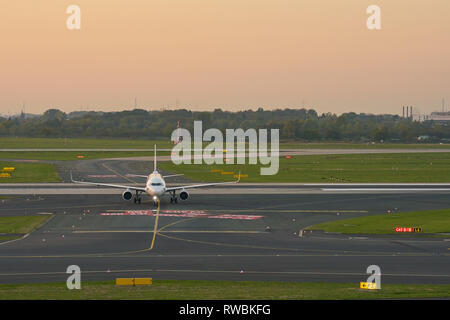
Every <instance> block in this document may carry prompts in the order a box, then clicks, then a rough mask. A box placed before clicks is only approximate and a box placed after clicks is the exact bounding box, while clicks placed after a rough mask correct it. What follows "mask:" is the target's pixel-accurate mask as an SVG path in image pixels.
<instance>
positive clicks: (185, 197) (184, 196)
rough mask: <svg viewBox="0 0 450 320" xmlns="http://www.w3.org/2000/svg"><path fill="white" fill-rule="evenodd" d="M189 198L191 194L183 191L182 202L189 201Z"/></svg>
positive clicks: (181, 194)
mask: <svg viewBox="0 0 450 320" xmlns="http://www.w3.org/2000/svg"><path fill="white" fill-rule="evenodd" d="M188 198H189V193H188V192H187V191H186V190H182V191H181V192H180V199H181V200H183V201H184V200H187V199H188Z"/></svg>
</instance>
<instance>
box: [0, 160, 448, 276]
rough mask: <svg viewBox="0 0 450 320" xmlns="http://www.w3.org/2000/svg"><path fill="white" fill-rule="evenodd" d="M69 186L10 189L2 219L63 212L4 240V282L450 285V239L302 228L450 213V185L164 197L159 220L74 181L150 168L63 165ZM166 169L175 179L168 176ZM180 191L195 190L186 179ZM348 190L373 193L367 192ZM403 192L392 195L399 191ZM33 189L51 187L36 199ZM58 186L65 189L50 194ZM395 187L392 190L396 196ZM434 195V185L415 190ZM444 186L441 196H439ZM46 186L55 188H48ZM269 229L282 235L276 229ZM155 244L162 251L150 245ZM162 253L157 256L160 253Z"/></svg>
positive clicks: (231, 190)
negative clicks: (71, 277) (377, 277)
mask: <svg viewBox="0 0 450 320" xmlns="http://www.w3.org/2000/svg"><path fill="white" fill-rule="evenodd" d="M55 163H56V166H57V169H58V172H59V174H60V176H61V177H62V179H63V181H64V182H65V183H62V184H37V185H34V184H33V185H31V186H30V187H24V186H23V185H21V184H15V185H14V186H11V185H4V184H3V185H0V194H7V191H11V190H12V191H15V192H16V194H20V193H22V194H23V195H17V196H13V197H12V198H10V199H3V200H1V201H0V216H15V215H34V214H48V213H51V214H52V218H51V219H50V220H49V221H48V222H47V223H46V224H45V225H43V226H42V227H40V228H39V229H37V230H35V231H34V232H33V233H31V234H30V235H28V236H27V237H25V238H23V239H20V240H16V241H11V242H3V243H0V283H30V282H50V281H59V282H65V281H66V279H67V277H68V275H67V274H66V269H67V267H68V266H69V265H72V264H75V265H78V266H80V268H81V270H82V280H111V279H115V278H116V277H134V276H148V277H153V278H154V279H198V280H202V279H209V280H271V281H275V280H276V281H278V280H279V281H321V282H323V281H333V282H354V283H355V284H358V283H359V282H360V281H365V280H366V279H367V277H368V275H367V274H366V269H367V267H368V266H369V265H373V264H376V265H378V266H380V268H381V272H382V283H436V284H439V283H447V284H448V283H450V271H449V270H450V250H449V247H450V241H445V240H446V239H442V238H432V237H411V236H396V237H394V236H390V237H380V236H366V235H354V236H351V235H350V236H344V235H339V234H326V233H321V232H313V233H303V234H302V237H299V232H300V231H301V230H302V229H304V228H305V227H307V226H310V225H313V224H316V223H321V222H325V221H332V220H336V219H345V218H351V217H357V216H363V215H370V214H386V211H387V210H388V209H390V210H394V211H398V212H406V211H414V210H427V209H441V208H449V207H450V188H449V186H448V185H439V186H435V185H402V186H399V185H391V184H388V185H379V186H375V188H379V190H378V191H375V192H374V191H367V192H364V191H356V190H350V191H332V192H329V191H328V192H327V191H324V190H323V188H328V187H330V186H329V185H318V184H304V185H303V184H270V185H259V184H248V185H247V184H239V185H238V186H229V187H227V188H212V189H204V190H196V191H192V192H191V197H190V198H189V200H188V201H186V202H182V203H178V204H170V203H169V201H168V198H163V199H162V201H161V210H160V216H159V218H158V224H157V230H158V231H157V233H156V236H155V237H154V241H153V230H154V228H155V222H156V217H155V215H154V212H153V211H152V210H153V209H155V208H154V207H153V204H152V202H151V201H150V199H148V198H144V201H143V203H142V204H140V205H135V204H133V203H129V202H125V201H123V200H122V199H121V197H120V193H121V192H122V191H121V190H116V189H108V190H106V189H105V192H104V194H96V193H102V192H98V191H99V190H100V191H101V189H102V188H96V187H92V188H86V186H82V188H83V192H81V193H80V194H73V192H67V190H68V189H73V188H81V187H80V186H73V185H72V184H69V183H67V182H69V181H70V174H69V172H70V171H73V175H74V178H76V179H83V180H86V181H98V182H106V183H120V184H143V183H144V181H145V179H143V178H137V177H128V176H126V173H134V174H148V172H149V171H151V170H152V169H153V163H152V162H151V161H114V160H100V159H99V160H83V161H61V162H55ZM163 174H168V173H165V172H163ZM168 182H169V183H170V184H184V183H192V181H189V180H188V179H186V178H184V177H175V178H171V179H170V180H169V179H168ZM337 187H338V188H343V189H345V188H355V187H366V186H364V185H363V184H361V185H357V186H355V185H351V186H342V185H341V186H339V185H337ZM400 187H401V189H402V190H403V191H399V190H392V188H400ZM30 188H37V189H39V190H41V192H40V193H39V194H35V195H33V192H31V191H30V190H32V189H30ZM51 188H53V189H57V190H59V193H60V194H46V193H49V192H48V190H50V189H51ZM389 188H391V190H387V189H389ZM418 188H429V190H428V191H423V190H419V191H417V190H415V191H413V190H404V189H418ZM435 189H442V190H435ZM46 190H47V191H46ZM266 226H270V228H271V231H266ZM152 244H153V247H152V248H151V245H152ZM150 248H151V249H150Z"/></svg>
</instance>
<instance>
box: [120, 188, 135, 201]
mask: <svg viewBox="0 0 450 320" xmlns="http://www.w3.org/2000/svg"><path fill="white" fill-rule="evenodd" d="M122 198H123V200H126V201H130V200H131V199H132V198H133V193H132V192H131V191H130V190H125V191H124V192H123V193H122Z"/></svg>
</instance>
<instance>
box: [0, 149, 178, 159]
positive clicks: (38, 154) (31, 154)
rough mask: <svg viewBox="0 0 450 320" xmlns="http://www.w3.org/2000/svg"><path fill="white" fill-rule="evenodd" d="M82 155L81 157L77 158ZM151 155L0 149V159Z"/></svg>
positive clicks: (145, 154)
mask: <svg viewBox="0 0 450 320" xmlns="http://www.w3.org/2000/svg"><path fill="white" fill-rule="evenodd" d="M157 154H158V156H163V155H170V152H168V151H158V152H157ZM79 156H82V157H83V158H79ZM127 157H153V151H129V152H125V151H16V152H13V151H1V152H0V159H12V160H17V159H25V160H50V161H70V160H90V159H105V158H127Z"/></svg>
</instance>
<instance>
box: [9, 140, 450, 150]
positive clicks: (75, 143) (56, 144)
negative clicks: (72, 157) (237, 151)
mask: <svg viewBox="0 0 450 320" xmlns="http://www.w3.org/2000/svg"><path fill="white" fill-rule="evenodd" d="M154 144H156V145H157V146H158V148H161V149H165V148H171V147H173V144H172V142H171V141H169V140H168V139H166V140H146V139H139V140H137V139H134V140H130V139H93V138H64V137H62V138H22V137H2V138H1V139H0V149H25V148H33V149H35V148H55V149H56V148H58V149H69V148H72V149H82V148H86V149H96V148H108V149H109V148H118V149H135V148H137V149H141V148H142V149H152V148H153V145H154ZM207 144H208V143H205V144H204V145H207ZM280 148H283V149H284V148H285V149H290V148H293V149H380V148H382V149H384V148H386V149H397V148H404V149H423V148H432V149H434V148H439V149H448V148H450V144H438V143H435V144H425V143H417V144H406V143H405V144H403V143H375V144H372V143H345V142H323V143H305V142H296V141H285V142H283V141H281V142H280Z"/></svg>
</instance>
